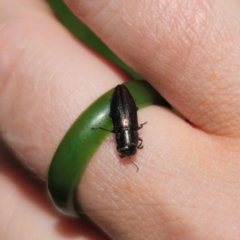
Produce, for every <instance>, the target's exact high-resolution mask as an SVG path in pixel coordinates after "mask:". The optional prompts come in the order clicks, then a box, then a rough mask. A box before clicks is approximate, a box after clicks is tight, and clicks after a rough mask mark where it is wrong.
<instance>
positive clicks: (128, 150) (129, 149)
mask: <svg viewBox="0 0 240 240" xmlns="http://www.w3.org/2000/svg"><path fill="white" fill-rule="evenodd" d="M117 150H118V152H120V153H121V155H122V156H124V157H125V156H132V155H134V154H135V153H136V151H137V149H136V145H135V144H134V143H129V144H126V145H125V146H124V147H122V148H119V147H117Z"/></svg>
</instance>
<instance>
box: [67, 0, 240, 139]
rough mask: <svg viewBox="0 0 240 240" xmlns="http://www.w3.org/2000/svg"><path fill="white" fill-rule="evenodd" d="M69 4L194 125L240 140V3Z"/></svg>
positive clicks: (78, 0) (76, 0)
mask: <svg viewBox="0 0 240 240" xmlns="http://www.w3.org/2000/svg"><path fill="white" fill-rule="evenodd" d="M66 2H67V3H68V5H69V6H70V7H71V9H72V10H73V11H74V12H75V13H76V15H78V16H79V17H80V18H81V19H82V20H83V21H85V22H86V23H87V24H88V25H89V26H90V27H91V28H92V29H93V30H94V31H95V32H96V33H97V34H98V35H99V36H100V37H101V39H103V41H105V42H106V43H107V44H108V45H109V46H110V47H111V48H112V49H113V51H114V52H116V53H117V54H118V55H119V56H120V57H121V58H122V59H123V60H124V61H126V62H127V63H128V64H129V65H130V66H131V67H133V68H134V69H135V70H136V71H137V72H139V73H140V74H141V75H142V76H143V77H144V78H146V79H147V80H148V81H149V82H151V84H153V85H154V87H155V88H157V89H158V90H159V92H161V93H162V94H163V96H164V97H165V98H166V99H167V100H168V101H169V102H170V103H171V104H172V105H173V106H174V107H176V108H177V109H178V110H179V111H180V112H181V113H182V114H183V115H184V116H185V117H186V118H187V119H189V121H191V122H192V123H194V124H195V125H196V126H197V127H199V128H201V129H202V130H205V131H209V132H211V133H215V134H220V135H228V136H238V135H239V134H240V125H239V124H238V123H239V120H240V108H239V100H240V94H239V89H240V81H239V73H240V68H239V66H240V58H239V55H240V50H239V44H240V34H239V30H238V29H239V28H238V25H239V22H240V17H239V8H240V7H239V4H237V3H236V2H235V1H230V3H229V2H228V3H225V4H227V5H226V6H225V4H224V2H223V1H204V0H200V1H178V0H175V1H165V0H158V1H150V2H149V1H148V2H145V1H129V0H127V1H121V4H119V1H117V0H116V1H109V0H97V1H87V0H66ZM223 16H224V17H223ZM226 19H227V20H226Z"/></svg>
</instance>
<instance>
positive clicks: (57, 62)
mask: <svg viewBox="0 0 240 240" xmlns="http://www.w3.org/2000/svg"><path fill="white" fill-rule="evenodd" d="M13 4H14V6H15V7H14V9H13V8H12V6H13ZM1 6H2V8H3V9H4V12H3V14H1V18H0V48H1V52H0V65H1V68H0V76H1V83H0V132H1V137H2V138H3V139H4V141H5V142H6V143H7V145H8V146H10V147H11V149H12V150H13V151H14V152H15V154H17V156H18V158H19V159H20V160H21V161H22V162H23V164H24V165H25V166H27V167H28V168H29V169H31V170H32V171H33V172H35V174H37V176H39V177H41V178H43V179H46V175H47V171H48V168H49V164H50V162H51V159H52V157H53V154H54V152H55V150H56V148H57V146H58V144H59V142H60V141H61V138H62V137H63V135H64V134H65V132H66V131H67V129H68V128H69V127H70V125H71V124H72V122H73V121H74V120H75V119H76V118H77V116H78V115H79V114H80V113H81V112H82V111H83V110H84V109H85V108H86V107H87V106H88V105H90V104H91V103H92V102H93V101H94V100H95V99H96V98H97V97H98V96H100V95H101V94H102V93H103V92H106V91H107V90H109V89H110V88H112V87H113V86H115V85H116V84H117V83H119V82H120V81H121V80H123V79H124V78H125V76H124V75H123V74H122V73H121V72H120V71H118V70H117V69H116V68H115V67H114V66H111V65H110V64H109V63H108V62H107V61H105V60H104V59H103V58H101V57H100V56H98V55H97V54H96V53H94V52H93V51H91V50H90V49H88V48H87V47H86V46H85V45H83V44H81V43H79V42H78V41H77V40H76V39H75V38H74V37H73V36H72V35H71V34H70V33H69V32H68V31H67V30H66V29H64V28H63V26H61V24H60V23H59V22H58V21H57V20H56V19H55V17H54V16H53V14H52V12H51V11H50V9H49V8H48V7H47V5H46V3H45V2H44V1H35V0H31V1H30V0H28V1H27V0H26V1H21V2H20V1H19V2H17V3H16V2H15V1H14V0H11V1H1Z"/></svg>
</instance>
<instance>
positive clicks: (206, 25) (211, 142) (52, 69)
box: [0, 0, 240, 240]
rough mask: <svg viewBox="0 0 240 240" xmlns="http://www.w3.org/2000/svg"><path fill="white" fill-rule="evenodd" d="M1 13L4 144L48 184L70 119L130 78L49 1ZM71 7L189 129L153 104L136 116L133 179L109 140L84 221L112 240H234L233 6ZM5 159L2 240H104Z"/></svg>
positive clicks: (91, 168) (238, 38)
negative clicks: (68, 25)
mask: <svg viewBox="0 0 240 240" xmlns="http://www.w3.org/2000/svg"><path fill="white" fill-rule="evenodd" d="M0 2H1V6H2V9H3V10H4V11H3V12H2V14H1V28H0V29H1V30H0V43H1V52H0V66H1V68H0V76H1V84H0V91H1V92H0V102H1V107H0V127H1V138H2V139H3V141H4V142H5V144H6V145H7V147H9V148H10V149H11V151H12V152H13V153H14V154H16V155H17V160H18V161H20V162H22V163H23V165H24V166H25V167H26V168H27V169H29V170H30V171H32V172H33V173H34V174H36V176H37V177H38V178H40V179H43V180H46V179H47V172H48V168H49V165H50V163H51V159H52V157H53V154H54V152H55V150H56V148H57V146H58V144H59V142H60V141H61V139H62V137H63V136H64V134H65V132H66V131H67V129H68V128H69V127H70V125H71V124H72V122H73V121H74V120H75V119H76V118H77V116H78V115H79V114H80V113H81V112H82V111H83V110H84V109H86V108H87V107H88V106H89V105H90V104H91V103H92V102H93V101H94V100H95V99H97V97H99V96H100V95H101V94H102V93H104V92H106V91H107V90H108V89H110V88H112V87H114V86H116V85H117V84H119V83H122V82H123V81H124V80H126V79H127V78H128V77H127V76H126V75H125V74H124V73H122V72H121V71H120V70H118V69H116V68H115V67H114V66H112V65H111V64H109V63H108V62H107V61H106V60H104V59H103V58H102V57H101V56H99V55H97V54H96V53H94V52H93V51H92V50H90V49H88V48H87V47H86V46H84V45H83V44H81V43H80V42H79V41H78V40H76V39H75V38H74V37H73V36H72V35H71V34H69V33H68V32H67V31H66V30H65V29H64V28H63V27H62V26H61V24H60V23H59V22H58V21H57V20H56V19H55V17H54V15H53V13H52V12H51V10H50V9H49V8H48V6H47V5H46V4H45V3H44V2H42V1H35V0H23V1H21V3H20V1H19V2H17V3H16V2H15V1H13V0H8V1H6V0H5V1H4V0H0ZM68 4H69V6H70V7H71V8H72V9H73V10H74V11H75V13H76V14H77V15H78V16H79V17H80V18H81V19H82V20H83V21H85V22H86V23H87V24H88V25H89V26H90V27H91V28H92V29H93V30H94V31H95V32H96V34H98V35H99V36H100V37H101V38H102V39H103V41H105V42H106V43H107V44H108V46H110V47H111V48H112V49H113V51H114V52H116V53H117V54H118V55H119V56H120V57H121V58H122V59H123V60H124V61H125V62H126V63H128V64H129V65H130V66H131V67H132V68H133V69H135V70H136V71H137V72H138V73H140V75H142V76H143V77H144V78H145V79H147V81H148V82H149V83H150V84H152V85H153V86H154V87H155V88H156V89H157V90H158V91H159V92H160V93H161V94H162V95H163V96H164V97H165V98H166V100H168V101H169V103H170V104H171V105H173V106H174V107H175V108H176V109H178V110H179V111H180V112H181V113H182V115H183V116H184V117H186V119H188V120H189V121H190V122H191V123H192V124H188V123H186V122H185V121H183V120H182V119H180V118H179V117H178V116H176V115H175V114H173V113H171V112H169V111H168V110H166V109H164V108H161V107H157V106H152V107H148V108H145V109H143V110H141V111H139V112H138V115H139V122H144V121H148V122H149V124H148V125H147V126H146V127H145V128H144V129H143V130H141V132H140V136H141V137H142V138H143V140H144V149H143V150H142V151H138V153H137V155H136V159H135V162H136V163H137V165H138V166H139V168H140V170H139V172H138V173H136V172H135V168H134V166H132V165H131V163H130V164H122V163H121V160H120V159H119V158H118V157H117V154H116V150H115V148H116V144H115V140H114V136H109V138H108V139H107V140H106V141H105V142H104V143H103V144H102V145H101V147H100V148H99V150H98V151H97V153H96V154H95V156H94V157H93V158H92V160H91V162H90V163H89V165H88V167H87V169H86V171H85V173H84V176H83V178H82V181H81V183H80V186H79V200H80V204H81V206H82V209H83V210H84V212H85V213H86V214H87V215H88V216H89V218H91V219H92V220H93V221H94V222H95V223H96V224H97V225H98V226H99V227H100V228H102V230H103V231H105V232H107V233H108V234H109V235H110V236H111V237H112V238H113V239H184V240H189V239H191V240H192V239H194V240H195V239H196V240H198V239H201V240H202V239H206V240H210V239H218V240H220V239H228V240H229V239H238V238H239V235H240V233H239V231H240V227H239V220H240V207H239V200H240V190H239V189H240V178H239V177H238V175H239V173H240V167H239V164H238V162H239V156H240V147H239V146H240V145H239V144H240V141H239V139H240V134H239V132H240V127H239V126H240V125H239V124H238V123H239V122H240V108H239V100H240V91H239V89H240V81H239V80H238V78H239V72H240V69H239V66H240V58H239V55H240V52H239V45H240V44H239V42H240V33H239V31H238V22H239V21H240V20H239V11H240V9H239V8H240V7H239V5H237V3H235V2H233V1H232V2H229V1H228V2H219V1H217V2H214V1H208V2H206V1H203V0H202V1H201V0H199V1H191V2H189V1H160V0H159V1H152V2H151V3H150V2H149V1H121V3H120V1H113V0H112V1H108V0H105V1H104V0H98V1H96V0H95V1H94V0H92V1H89V0H82V1H80V0H78V1H77V0H75V1H73V0H72V1H70V0H69V1H68ZM12 5H14V6H15V7H14V8H12ZM226 5H227V6H226ZM223 16H224V17H223ZM2 146H3V144H2ZM1 156H2V157H1V158H2V160H1V163H0V164H1V168H0V169H1V170H0V171H1V174H0V184H1V186H0V193H1V196H2V197H1V200H0V209H1V216H0V220H1V223H0V236H1V238H3V239H11V240H13V239H27V238H29V239H43V238H44V239H69V238H75V239H83V238H84V237H85V238H86V239H106V236H104V234H102V233H100V232H98V231H97V230H94V231H95V232H94V233H93V229H94V227H92V226H91V225H90V224H89V225H86V224H84V223H83V222H82V221H78V220H71V219H69V218H66V217H64V216H61V215H60V214H58V213H57V212H56V211H55V210H54V208H53V207H52V205H51V203H50V201H48V199H47V198H46V196H45V195H44V194H42V193H43V192H44V189H43V187H42V186H39V184H36V183H31V182H29V181H30V180H29V177H26V176H24V174H23V173H22V171H20V170H18V169H16V164H15V165H14V164H13V163H12V162H11V161H10V160H9V159H10V156H6V155H4V154H1ZM13 173H14V174H13ZM39 192H40V193H41V194H39ZM87 227H88V228H87ZM86 228H87V229H86Z"/></svg>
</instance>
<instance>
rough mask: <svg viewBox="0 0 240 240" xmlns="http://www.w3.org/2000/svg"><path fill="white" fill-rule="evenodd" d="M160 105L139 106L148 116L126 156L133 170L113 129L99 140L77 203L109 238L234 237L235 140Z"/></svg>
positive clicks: (237, 194) (237, 193) (238, 213)
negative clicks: (136, 143) (131, 152)
mask: <svg viewBox="0 0 240 240" xmlns="http://www.w3.org/2000/svg"><path fill="white" fill-rule="evenodd" d="M158 110H159V109H158V108H157V107H149V108H146V109H143V110H141V111H139V118H140V120H139V121H140V122H144V121H146V120H147V121H148V124H147V125H146V126H144V128H143V129H142V130H140V137H141V138H142V139H143V142H144V148H143V149H142V150H138V152H137V154H136V155H135V156H134V157H133V158H132V159H131V160H133V161H134V163H135V164H137V166H138V167H139V171H138V172H136V168H135V166H133V164H132V163H131V162H130V161H129V159H128V158H126V159H120V157H119V156H118V153H117V151H116V144H115V141H114V139H113V138H114V136H111V137H112V138H109V139H108V141H105V142H104V144H103V145H102V146H101V148H100V149H99V151H98V152H97V153H96V155H95V157H94V158H93V159H92V160H91V162H90V164H89V166H88V168H87V169H86V170H85V172H84V176H83V178H82V180H81V184H80V187H79V196H78V198H79V201H80V204H81V206H82V209H83V210H84V212H86V214H87V215H88V216H89V217H90V218H92V219H93V220H94V221H95V222H96V223H97V224H98V225H99V226H100V227H101V228H102V229H104V231H105V232H107V233H108V234H109V235H110V236H111V237H112V238H113V239H131V240H133V239H137V240H139V239H143V240H144V239H179V240H180V239H184V240H192V239H195V240H198V239H199V240H200V239H205V240H211V239H229V238H231V237H232V239H237V238H238V237H235V236H238V235H239V228H234V230H233V226H235V223H236V222H239V220H240V207H239V204H238V202H239V201H238V200H239V198H240V179H239V177H238V176H239V171H240V165H239V154H240V151H239V141H236V140H235V139H228V140H227V141H225V139H224V138H222V137H219V136H217V137H216V136H212V135H209V134H206V133H203V132H202V131H196V130H195V129H193V128H192V127H191V126H189V125H187V124H186V123H185V122H184V121H179V119H177V118H174V117H172V113H170V112H168V111H167V110H163V109H162V110H161V111H158ZM146 117H147V118H146ZM109 152H110V154H109ZM230 156H231V157H230Z"/></svg>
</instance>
